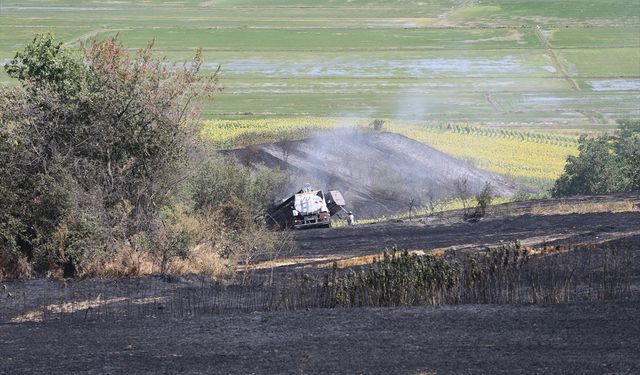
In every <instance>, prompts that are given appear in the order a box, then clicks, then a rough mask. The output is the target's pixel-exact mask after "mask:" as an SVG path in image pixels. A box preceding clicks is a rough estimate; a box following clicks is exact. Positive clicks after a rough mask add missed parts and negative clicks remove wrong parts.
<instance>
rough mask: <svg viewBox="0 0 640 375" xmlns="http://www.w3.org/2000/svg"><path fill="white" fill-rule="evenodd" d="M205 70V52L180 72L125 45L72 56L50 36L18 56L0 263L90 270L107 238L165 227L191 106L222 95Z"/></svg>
mask: <svg viewBox="0 0 640 375" xmlns="http://www.w3.org/2000/svg"><path fill="white" fill-rule="evenodd" d="M201 64H202V59H201V54H200V53H197V54H196V56H195V58H194V60H193V61H192V62H191V63H189V64H185V65H184V66H171V65H169V64H167V63H166V61H165V60H163V59H159V58H156V57H154V55H153V44H150V45H149V46H148V47H147V48H144V49H141V50H139V51H137V52H136V53H135V54H132V53H130V52H129V51H128V50H127V49H126V48H125V47H124V46H123V45H122V43H120V42H119V41H118V40H117V39H116V38H114V39H109V40H106V41H97V40H92V41H91V42H90V43H89V44H87V45H83V46H82V48H81V49H80V51H79V52H75V51H73V50H71V49H70V48H69V47H66V46H65V45H64V44H63V43H62V42H60V41H56V40H55V39H54V38H53V36H51V35H50V34H44V35H37V36H36V37H35V38H34V39H33V41H32V42H31V43H30V44H29V45H27V46H26V47H25V48H24V49H23V50H21V51H19V52H17V53H16V56H15V58H14V59H13V60H12V61H11V62H10V63H9V64H7V65H6V66H5V69H6V71H7V73H8V74H9V75H10V76H11V77H13V78H16V79H17V80H19V81H20V82H21V84H22V86H21V87H19V88H14V89H2V90H1V91H0V108H2V110H1V111H0V154H1V155H0V156H2V160H3V161H5V160H6V161H7V163H5V165H3V166H0V203H2V207H8V208H9V209H8V210H5V212H3V213H2V214H1V215H2V216H1V218H2V222H0V246H2V248H0V251H2V255H0V257H1V258H2V259H5V258H7V259H8V258H11V259H14V258H15V255H16V254H18V255H20V256H22V257H26V258H27V259H28V260H29V261H30V262H31V263H32V264H34V265H38V267H39V268H41V269H46V268H47V267H49V266H50V265H51V262H55V259H56V258H57V259H58V260H59V261H60V262H66V263H69V262H70V263H72V264H73V266H74V267H75V266H81V263H82V262H84V260H86V259H88V256H87V254H83V253H82V252H83V251H84V250H87V251H89V248H90V246H87V245H86V244H88V243H92V242H95V241H94V240H95V239H96V238H102V236H103V235H104V233H101V231H100V228H102V227H106V228H109V229H110V230H111V231H112V232H111V235H112V236H113V237H118V238H116V239H118V240H122V241H126V240H127V239H128V238H129V237H131V236H133V235H135V234H136V233H138V232H140V231H150V230H154V228H157V227H158V225H157V223H156V222H157V216H158V212H159V210H160V209H161V207H162V206H163V205H165V204H166V203H167V202H168V198H169V197H170V195H171V194H172V192H173V190H174V189H175V188H176V186H177V185H178V184H179V183H180V181H182V180H183V179H184V178H185V173H186V172H185V171H186V170H187V168H186V166H187V165H188V162H189V158H188V153H189V150H190V149H191V148H192V147H193V146H194V140H195V138H196V132H197V128H196V127H195V125H196V122H197V120H198V117H197V111H195V110H194V105H193V104H194V101H195V100H196V99H198V98H199V97H204V96H207V95H210V94H211V93H213V92H214V91H215V90H216V84H217V75H216V74H214V75H213V76H209V77H203V76H202V75H200V74H199V70H200V66H201ZM99 242H100V243H102V244H103V246H106V244H108V243H110V241H104V240H102V241H99ZM93 250H95V249H93ZM93 250H91V251H92V253H95V251H93ZM12 254H13V255H12ZM36 258H37V259H36ZM38 267H37V268H38Z"/></svg>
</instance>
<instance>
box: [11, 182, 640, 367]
mask: <svg viewBox="0 0 640 375" xmlns="http://www.w3.org/2000/svg"><path fill="white" fill-rule="evenodd" d="M639 203H640V195H639V194H638V193H635V194H625V195H617V196H600V197H580V198H572V199H566V200H562V201H558V200H550V201H538V202H523V203H511V204H507V205H501V206H494V207H493V208H492V210H491V212H490V214H489V216H488V217H487V218H484V219H482V220H480V221H479V222H476V223H466V222H464V221H462V220H461V213H460V212H449V213H446V214H444V215H441V216H439V217H429V218H422V219H420V220H414V221H394V222H385V223H379V224H371V225H359V226H354V227H350V228H338V229H330V230H324V229H315V230H307V231H300V232H296V233H295V249H294V252H293V253H292V254H288V255H287V257H288V259H280V261H281V264H276V263H271V264H268V265H267V266H268V267H270V268H273V269H274V270H275V272H276V273H281V274H286V273H287V272H290V271H291V269H292V268H296V269H307V270H308V269H314V268H315V267H327V268H330V267H331V263H332V261H333V260H350V259H351V260H357V259H359V258H363V257H366V256H371V255H376V254H379V252H380V251H382V250H384V249H385V248H387V247H388V246H393V245H396V246H398V247H399V248H406V249H421V250H424V251H427V252H428V251H431V250H436V251H446V250H454V251H463V252H471V253H473V252H474V251H477V250H481V249H483V248H484V247H486V246H499V245H500V244H502V243H505V242H508V241H512V240H520V241H521V242H522V243H523V244H526V245H528V246H540V245H543V244H547V245H567V244H582V245H590V244H591V245H594V244H596V245H597V244H602V245H606V246H614V247H624V248H625V249H628V250H630V251H631V253H632V254H633V256H634V257H635V259H637V256H638V252H639V251H640V226H639V225H638V223H640V211H638V204H639ZM637 265H638V263H637V262H636V263H635V266H634V268H633V269H632V272H633V275H631V276H632V279H631V280H632V285H631V287H632V288H631V297H630V298H626V299H622V300H621V299H617V300H606V299H605V300H597V301H575V302H570V303H561V304H551V305H457V306H439V307H438V306H436V307H433V306H431V307H429V306H421V307H420V306H417V307H398V308H355V309H311V310H306V309H302V310H297V311H270V312H269V311H254V310H252V309H251V308H247V307H246V306H245V307H242V306H241V304H238V305H236V307H235V308H233V309H228V310H226V311H222V310H217V311H214V310H207V309H206V306H204V305H200V304H199V303H201V301H203V300H204V299H206V298H210V297H212V296H214V295H216V296H217V297H214V298H223V297H221V296H223V295H225V294H224V293H223V294H215V293H214V294H206V293H207V292H206V291H216V290H225V291H226V292H225V293H226V296H227V297H231V298H234V293H237V290H235V289H234V288H233V285H226V286H225V285H222V284H221V283H219V282H215V281H212V280H208V279H206V278H200V277H195V276H194V277H181V278H173V279H162V278H158V277H147V278H141V279H128V280H127V279H125V280H95V279H94V280H80V281H74V282H71V281H67V282H63V281H55V280H32V281H3V284H4V285H6V286H7V291H9V292H11V293H13V295H14V297H13V299H11V300H10V299H8V298H7V296H6V293H5V294H3V295H2V299H1V300H0V302H2V304H1V305H0V306H2V307H1V308H2V309H3V311H2V312H3V314H2V317H3V319H2V320H3V322H2V323H1V324H0V346H2V347H3V348H7V349H5V355H4V359H3V361H2V362H1V363H0V372H7V373H69V372H74V373H124V372H131V371H134V372H137V373H158V372H162V373H247V372H255V373H380V374H383V373H390V372H394V373H402V374H416V373H432V372H433V373H439V374H445V373H487V372H491V373H540V372H550V373H567V372H579V373H594V374H595V373H637V372H638V371H639V370H640V362H639V361H638V359H637V358H636V357H637V356H636V352H637V347H638V345H640V342H638V337H640V334H639V332H638V324H637V322H638V320H639V319H640V313H639V312H638V301H639V296H638V290H640V289H639V288H638V286H639V285H640V284H639V283H640V278H639V277H638V275H640V270H639V269H638V266H637ZM304 267H307V268H304ZM259 272H260V271H258V273H259ZM212 293H213V292H212ZM43 294H46V295H48V296H49V297H48V298H41V297H42V296H43ZM39 296H40V297H39ZM50 296H58V297H59V298H58V299H56V298H51V297H50ZM185 296H196V297H197V296H201V298H192V297H189V298H184V297H185ZM205 297H206V298H205ZM163 298H173V299H174V300H179V301H181V302H180V305H179V306H178V305H176V306H175V310H173V307H172V310H170V311H168V310H169V307H168V305H167V304H166V303H165V302H163V301H166V300H163ZM203 298H204V299H203ZM16 301H17V302H16ZM91 301H93V302H91ZM245 302H246V300H245ZM92 303H93V304H92ZM203 308H204V309H203ZM45 310H47V311H48V314H49V315H48V316H47V319H48V320H46V321H44V322H43V321H40V322H37V321H38V319H37V318H38V315H37V314H35V315H30V316H29V315H28V313H29V312H32V313H33V312H36V313H37V312H38V311H45ZM124 310H127V311H129V313H130V314H129V315H128V316H127V315H122V314H120V313H121V312H122V311H124ZM21 315H22V316H23V317H25V318H29V317H31V318H36V319H34V320H35V321H36V322H30V321H28V320H29V319H25V320H27V322H23V323H17V320H16V319H15V318H16V317H19V316H21ZM40 317H41V316H40Z"/></svg>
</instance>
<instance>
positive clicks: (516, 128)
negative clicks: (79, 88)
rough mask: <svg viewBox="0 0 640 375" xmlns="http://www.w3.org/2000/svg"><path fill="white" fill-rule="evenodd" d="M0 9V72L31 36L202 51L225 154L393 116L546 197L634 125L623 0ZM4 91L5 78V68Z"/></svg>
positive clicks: (8, 1)
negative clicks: (587, 148)
mask: <svg viewBox="0 0 640 375" xmlns="http://www.w3.org/2000/svg"><path fill="white" fill-rule="evenodd" d="M0 8H1V9H0V30H1V31H2V33H0V65H2V64H3V63H6V62H8V61H10V59H11V58H12V57H13V56H14V54H15V51H16V50H18V49H20V48H22V47H24V46H25V44H26V43H28V42H29V41H30V40H31V39H32V38H33V35H34V34H35V33H38V32H53V33H54V34H55V35H56V36H57V37H59V38H61V39H62V40H64V41H65V42H67V44H68V45H71V46H75V47H77V46H79V45H80V44H81V43H82V42H83V41H86V40H88V39H90V38H93V37H95V38H98V39H105V38H109V37H113V36H115V35H118V37H119V38H120V40H122V41H123V42H124V43H125V45H126V46H128V47H130V48H140V47H143V46H146V45H147V44H148V43H149V42H150V41H151V40H153V41H154V44H155V48H156V51H157V52H158V53H159V54H161V55H164V56H166V58H167V62H168V63H178V64H181V63H184V62H186V63H188V62H189V61H191V59H192V58H193V56H194V54H195V51H196V49H198V48H202V51H203V57H204V59H205V65H204V67H203V71H204V72H205V74H213V72H215V71H216V70H217V68H218V67H220V68H221V70H220V77H221V84H222V86H224V90H223V91H222V92H221V93H220V94H218V95H216V96H215V97H214V99H213V100H212V101H206V102H204V103H202V112H203V115H204V117H205V118H206V119H210V120H212V121H213V122H214V124H215V125H214V126H211V124H205V126H204V134H205V135H206V136H207V137H209V138H210V139H212V140H214V141H219V140H221V139H222V140H223V142H216V143H217V144H218V145H219V146H220V147H222V148H235V147H239V146H246V145H248V144H253V143H264V142H277V141H281V140H286V139H290V137H291V129H294V128H297V127H300V126H302V127H304V128H305V129H307V130H310V129H315V130H318V131H322V130H323V129H324V128H325V127H324V126H322V125H321V124H323V123H326V122H327V121H326V120H327V119H333V120H336V119H337V120H336V121H333V122H334V123H335V122H337V123H338V124H345V123H347V124H351V123H354V122H357V121H366V120H367V119H373V118H384V119H388V120H394V121H395V122H398V121H401V122H403V125H402V126H390V127H389V129H388V130H390V131H394V132H400V133H401V134H404V135H406V136H409V137H410V138H413V139H416V140H418V141H420V142H423V143H426V144H428V145H430V146H432V147H435V148H436V149H438V150H440V151H443V152H445V153H448V154H451V155H452V156H454V157H457V158H461V159H463V160H465V161H469V162H472V163H474V164H476V165H477V166H478V167H480V168H482V169H486V170H488V171H491V172H494V173H499V174H501V175H503V176H507V177H509V178H514V179H516V180H517V181H519V182H522V183H525V184H528V185H530V186H532V187H534V188H538V189H540V188H542V189H548V188H549V187H550V186H551V184H552V181H553V180H554V179H555V178H557V177H558V176H559V175H560V173H561V172H562V166H563V162H564V160H565V159H566V157H567V156H568V155H573V154H575V153H576V145H575V136H576V135H578V134H584V133H591V134H593V133H600V132H603V131H609V130H612V128H613V126H614V121H615V120H616V119H618V118H624V117H637V116H640V109H639V107H638V105H637V103H638V102H639V101H640V38H638V35H639V34H640V6H638V4H637V1H634V0H625V1H613V0H593V1H588V2H584V1H563V2H554V1H541V2H531V3H523V2H518V1H509V0H494V1H466V0H437V1H436V0H432V1H421V2H417V1H412V0H401V1H392V2H388V1H367V2H365V1H342V0H340V1H325V2H317V1H314V2H310V1H305V0H290V1H278V0H269V1H259V2H258V1H250V0H247V1H241V2H238V1H196V0H189V1H163V0H153V1H145V2H134V1H118V2H107V3H99V2H89V1H70V0H45V1H35V0H27V1H19V2H18V1H12V0H4V1H3V2H2V5H1V6H0ZM0 83H1V84H3V85H13V84H15V81H11V80H10V79H9V78H8V76H7V75H6V74H5V73H4V72H0ZM265 120H266V121H267V125H266V126H267V128H266V129H265V128H262V129H261V130H256V128H257V127H259V123H260V122H263V121H265ZM407 124H408V126H407ZM451 124H453V126H454V127H453V128H451V127H450V125H451ZM469 127H471V128H472V129H473V130H471V131H469ZM443 128H445V129H446V130H445V131H444V132H443V131H442V129H443ZM434 129H437V130H436V131H434ZM456 129H457V130H456ZM460 129H462V130H461V131H460ZM465 129H466V130H465ZM265 131H266V133H268V139H265V135H264V133H265ZM256 132H260V133H262V134H261V135H260V136H258V137H256V136H255V135H256ZM505 132H506V133H505ZM532 132H534V134H533V136H532V135H531V134H532ZM558 134H560V136H561V137H564V139H560V140H557V139H553V138H554V137H557V136H558ZM571 137H573V139H571ZM295 138H296V139H302V138H304V137H303V136H300V135H298V136H297V137H295Z"/></svg>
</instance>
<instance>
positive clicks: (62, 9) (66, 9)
mask: <svg viewBox="0 0 640 375" xmlns="http://www.w3.org/2000/svg"><path fill="white" fill-rule="evenodd" d="M2 9H5V10H45V11H52V12H93V11H109V10H121V9H119V8H88V7H68V6H4V7H2Z"/></svg>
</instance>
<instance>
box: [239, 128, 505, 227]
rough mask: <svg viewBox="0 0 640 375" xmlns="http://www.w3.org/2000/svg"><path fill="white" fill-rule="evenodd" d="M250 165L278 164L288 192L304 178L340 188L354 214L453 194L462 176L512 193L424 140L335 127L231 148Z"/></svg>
mask: <svg viewBox="0 0 640 375" xmlns="http://www.w3.org/2000/svg"><path fill="white" fill-rule="evenodd" d="M228 154H231V155H233V156H235V157H236V158H237V159H238V160H239V161H240V162H241V163H243V164H244V165H248V166H257V165H258V164H264V165H266V166H268V167H271V168H280V169H281V170H283V171H284V172H285V173H286V174H287V176H289V183H288V185H287V186H286V187H285V189H284V190H283V191H282V192H281V194H282V197H283V198H284V197H287V196H288V195H290V194H291V193H292V192H294V191H296V190H297V189H299V188H300V187H302V186H304V184H305V183H310V184H311V185H312V187H316V188H320V189H328V190H339V191H341V192H342V194H343V195H344V197H345V199H346V200H347V205H348V208H349V209H351V210H353V211H355V213H356V214H357V216H359V217H361V218H364V217H381V216H384V215H389V214H394V213H398V212H401V211H407V210H408V208H409V206H410V205H425V204H427V203H428V202H429V201H430V200H432V201H437V200H442V199H447V198H452V197H454V196H456V190H455V185H456V183H458V184H459V183H460V182H462V181H466V186H467V188H468V191H469V192H470V193H475V192H478V191H480V190H481V189H482V187H483V186H484V184H485V183H486V182H488V183H490V184H491V185H492V187H493V191H494V194H496V195H498V196H511V195H513V193H514V192H515V189H516V187H515V185H514V184H511V183H509V182H507V181H505V179H504V178H502V177H500V176H498V175H496V174H493V173H490V172H487V171H484V170H481V169H478V168H476V167H474V166H472V165H470V164H469V163H466V162H464V161H462V160H459V159H456V158H454V157H451V156H449V155H447V154H445V153H443V152H440V151H438V150H436V149H434V148H432V147H429V146H427V145H425V144H423V143H420V142H417V141H414V140H412V139H409V138H407V137H404V136H402V135H399V134H395V133H387V132H354V131H350V132H346V131H342V132H336V133H332V134H330V135H322V136H317V137H313V138H309V139H305V140H302V141H288V142H279V143H268V144H260V145H255V146H251V147H248V148H244V149H238V150H233V151H229V152H228Z"/></svg>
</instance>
